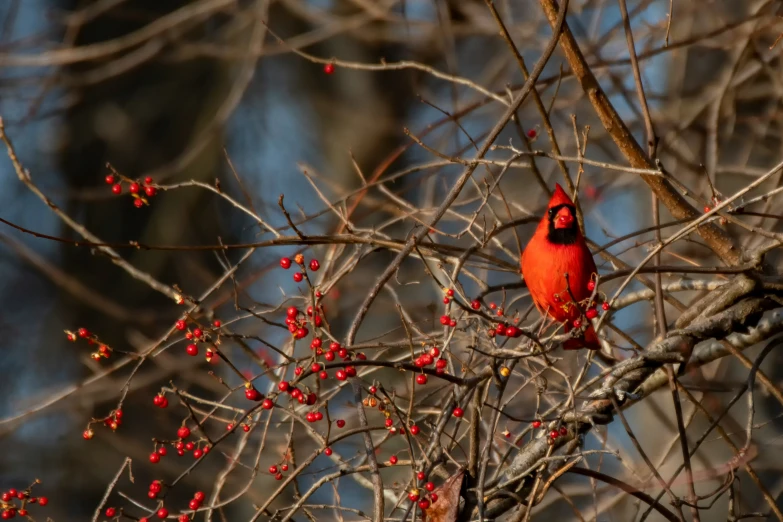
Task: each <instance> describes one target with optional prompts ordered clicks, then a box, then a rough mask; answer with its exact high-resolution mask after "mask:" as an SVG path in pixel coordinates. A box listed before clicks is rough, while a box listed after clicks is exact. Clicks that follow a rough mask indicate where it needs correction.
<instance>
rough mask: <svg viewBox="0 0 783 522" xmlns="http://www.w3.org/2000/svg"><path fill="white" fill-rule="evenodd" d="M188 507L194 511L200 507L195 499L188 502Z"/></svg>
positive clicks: (199, 503)
mask: <svg viewBox="0 0 783 522" xmlns="http://www.w3.org/2000/svg"><path fill="white" fill-rule="evenodd" d="M188 507H189V508H190V509H192V510H196V509H198V508H200V507H201V502H199V501H198V500H196V499H195V498H194V499H192V500H191V501H190V502H188Z"/></svg>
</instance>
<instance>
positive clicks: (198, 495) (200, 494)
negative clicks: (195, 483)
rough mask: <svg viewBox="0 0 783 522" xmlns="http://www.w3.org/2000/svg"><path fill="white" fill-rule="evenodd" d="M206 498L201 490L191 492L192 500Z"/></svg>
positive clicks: (202, 500)
mask: <svg viewBox="0 0 783 522" xmlns="http://www.w3.org/2000/svg"><path fill="white" fill-rule="evenodd" d="M205 498H207V496H206V495H205V494H204V492H203V491H196V492H195V493H194V494H193V500H195V501H196V502H204V499H205Z"/></svg>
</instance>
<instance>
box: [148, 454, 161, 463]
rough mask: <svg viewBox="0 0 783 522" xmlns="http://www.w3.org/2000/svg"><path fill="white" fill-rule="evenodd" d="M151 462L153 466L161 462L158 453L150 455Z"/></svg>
mask: <svg viewBox="0 0 783 522" xmlns="http://www.w3.org/2000/svg"><path fill="white" fill-rule="evenodd" d="M150 462H152V463H153V464H157V463H158V462H160V455H158V452H157V451H156V452H155V453H150Z"/></svg>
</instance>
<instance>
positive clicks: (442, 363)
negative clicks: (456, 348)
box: [413, 346, 448, 384]
mask: <svg viewBox="0 0 783 522" xmlns="http://www.w3.org/2000/svg"><path fill="white" fill-rule="evenodd" d="M439 356H440V349H439V348H438V347H437V346H433V347H432V348H430V349H429V351H426V352H423V353H422V354H421V355H419V356H418V357H417V358H416V360H414V361H413V364H414V366H416V367H417V368H425V367H427V366H430V365H432V364H435V373H437V374H438V375H440V374H442V373H445V371H446V366H447V365H448V361H446V359H441V358H438V357H439ZM416 382H417V383H418V384H427V375H426V374H424V373H420V374H418V375H417V376H416Z"/></svg>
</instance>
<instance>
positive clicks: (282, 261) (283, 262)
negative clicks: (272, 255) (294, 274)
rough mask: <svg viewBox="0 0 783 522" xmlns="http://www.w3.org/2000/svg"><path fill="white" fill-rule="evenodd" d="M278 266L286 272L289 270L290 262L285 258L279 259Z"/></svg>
mask: <svg viewBox="0 0 783 522" xmlns="http://www.w3.org/2000/svg"><path fill="white" fill-rule="evenodd" d="M280 266H281V267H283V268H285V269H286V270H288V269H289V268H291V260H290V259H288V258H287V257H283V258H281V259H280Z"/></svg>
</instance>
